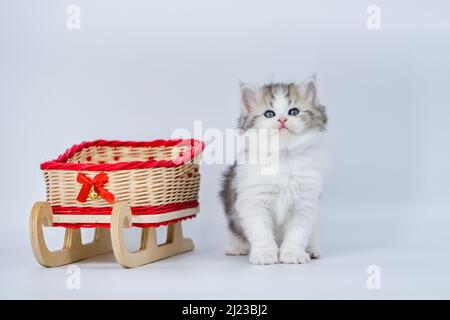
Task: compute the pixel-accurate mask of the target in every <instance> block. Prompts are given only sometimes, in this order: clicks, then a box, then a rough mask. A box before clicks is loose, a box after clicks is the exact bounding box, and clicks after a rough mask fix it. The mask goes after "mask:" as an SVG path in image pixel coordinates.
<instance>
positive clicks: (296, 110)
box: [288, 108, 300, 116]
mask: <svg viewBox="0 0 450 320" xmlns="http://www.w3.org/2000/svg"><path fill="white" fill-rule="evenodd" d="M299 113H300V110H298V109H297V108H292V109H290V110H289V112H288V114H289V115H290V116H296V115H298V114H299Z"/></svg>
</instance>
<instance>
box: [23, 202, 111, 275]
mask: <svg viewBox="0 0 450 320" xmlns="http://www.w3.org/2000/svg"><path fill="white" fill-rule="evenodd" d="M52 223H53V212H52V208H51V207H50V205H49V204H48V203H47V202H36V204H35V205H34V206H33V209H32V210H31V217H30V237H31V246H32V248H33V253H34V256H35V257H36V259H37V261H38V262H39V263H40V264H41V265H43V266H45V267H57V266H62V265H65V264H69V263H72V262H75V261H79V260H83V259H87V258H90V257H93V256H96V255H100V254H104V253H107V252H111V250H112V248H111V238H110V235H109V231H108V230H107V229H104V228H96V230H95V235H94V240H93V241H92V242H91V243H87V244H83V243H82V241H81V230H80V229H66V233H65V236H64V246H63V248H62V249H60V250H56V251H49V250H48V248H47V245H46V244H45V239H44V233H43V230H42V227H43V226H46V227H51V226H52Z"/></svg>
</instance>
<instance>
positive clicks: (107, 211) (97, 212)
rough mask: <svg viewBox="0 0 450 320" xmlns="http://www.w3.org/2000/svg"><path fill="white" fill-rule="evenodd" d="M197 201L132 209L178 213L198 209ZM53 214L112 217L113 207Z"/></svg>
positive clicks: (58, 210) (64, 209)
mask: <svg viewBox="0 0 450 320" xmlns="http://www.w3.org/2000/svg"><path fill="white" fill-rule="evenodd" d="M198 205H199V203H198V201H197V200H194V201H186V202H180V203H171V204H165V205H162V206H139V207H131V213H132V214H134V215H148V214H161V213H166V212H172V211H178V210H183V209H190V208H195V207H198ZM52 210H53V214H77V215H83V214H87V215H110V214H111V212H112V207H97V208H96V207H62V206H52Z"/></svg>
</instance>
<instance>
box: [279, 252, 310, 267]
mask: <svg viewBox="0 0 450 320" xmlns="http://www.w3.org/2000/svg"><path fill="white" fill-rule="evenodd" d="M310 260H311V257H310V256H309V254H308V253H307V252H305V251H292V250H282V251H281V252H280V262H281V263H291V264H292V263H294V264H298V263H308V262H309V261H310Z"/></svg>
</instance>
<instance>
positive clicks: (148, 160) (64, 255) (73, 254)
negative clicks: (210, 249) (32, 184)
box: [30, 139, 205, 268]
mask: <svg viewBox="0 0 450 320" xmlns="http://www.w3.org/2000/svg"><path fill="white" fill-rule="evenodd" d="M204 146H205V145H204V143H203V142H201V141H198V140H195V139H188V140H181V139H177V140H154V141H147V142H145V141H144V142H139V141H138V142H136V141H106V140H96V141H92V142H83V143H81V144H79V145H74V146H73V147H72V148H70V149H68V150H67V151H66V152H64V153H63V154H61V155H60V156H59V157H58V158H56V159H55V160H51V161H47V162H44V163H43V164H41V169H42V170H43V173H44V179H45V184H46V192H47V202H37V203H36V204H35V205H34V207H33V209H32V212H31V217H30V236H31V244H32V248H33V253H34V255H35V257H36V259H37V261H38V262H39V263H40V264H42V265H43V266H47V267H56V266H61V265H65V264H69V263H72V262H75V261H79V260H83V259H87V258H90V257H93V256H96V255H100V254H104V253H108V252H111V251H113V253H114V256H115V257H116V259H117V261H118V262H119V263H120V264H121V265H122V266H123V267H125V268H132V267H137V266H140V265H143V264H146V263H150V262H153V261H156V260H160V259H164V258H167V257H170V256H173V255H176V254H179V253H182V252H186V251H190V250H192V249H193V248H194V245H193V243H192V240H190V239H185V238H183V232H182V229H181V221H182V220H185V219H191V218H194V217H195V216H196V215H197V214H198V212H199V202H198V195H199V187H200V173H199V163H198V162H199V161H198V160H199V159H200V156H201V153H202V151H203V148H204ZM44 226H46V227H63V228H66V233H65V238H64V245H63V248H62V249H60V250H56V251H50V250H49V249H48V248H47V246H46V244H45V240H44V233H43V227H44ZM160 226H167V240H166V243H164V244H160V245H158V243H157V238H156V228H158V227H160ZM93 227H95V228H96V231H95V235H94V240H93V241H92V242H91V243H87V244H83V243H82V239H81V232H80V228H93ZM131 227H139V228H141V229H142V230H141V244H140V248H139V249H138V250H137V251H134V252H130V251H129V250H128V248H127V246H126V244H125V241H124V236H123V233H124V232H123V229H124V228H131Z"/></svg>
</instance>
